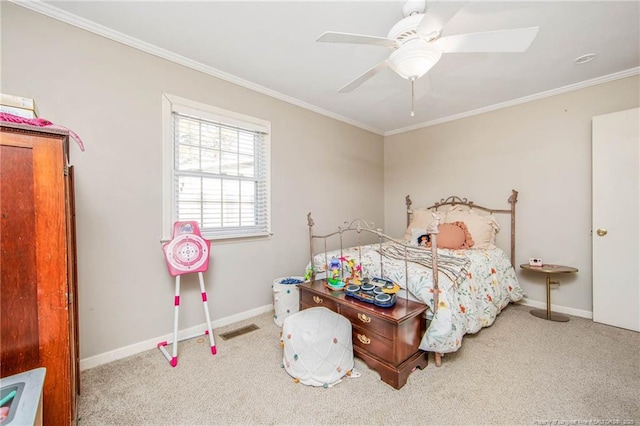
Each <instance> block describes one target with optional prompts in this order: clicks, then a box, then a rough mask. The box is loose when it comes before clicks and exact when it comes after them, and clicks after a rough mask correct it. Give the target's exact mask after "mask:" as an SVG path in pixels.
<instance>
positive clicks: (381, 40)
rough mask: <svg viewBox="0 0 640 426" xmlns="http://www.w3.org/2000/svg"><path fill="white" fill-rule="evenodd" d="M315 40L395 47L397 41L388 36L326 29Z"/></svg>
mask: <svg viewBox="0 0 640 426" xmlns="http://www.w3.org/2000/svg"><path fill="white" fill-rule="evenodd" d="M316 41H320V42H324V43H353V44H371V45H374V46H384V47H397V44H398V42H397V41H396V40H392V39H390V38H385V37H376V36H369V35H362V34H349V33H336V32H333V31H327V32H325V33H323V34H322V35H321V36H320V37H318V39H317V40H316Z"/></svg>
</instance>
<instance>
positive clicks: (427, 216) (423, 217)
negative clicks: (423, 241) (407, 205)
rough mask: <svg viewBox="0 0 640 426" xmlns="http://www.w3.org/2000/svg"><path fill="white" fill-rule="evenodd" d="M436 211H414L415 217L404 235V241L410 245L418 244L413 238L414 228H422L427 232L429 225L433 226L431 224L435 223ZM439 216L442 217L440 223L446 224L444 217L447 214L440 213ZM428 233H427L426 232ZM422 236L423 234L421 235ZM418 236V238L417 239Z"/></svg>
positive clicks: (423, 209) (420, 209) (422, 209)
mask: <svg viewBox="0 0 640 426" xmlns="http://www.w3.org/2000/svg"><path fill="white" fill-rule="evenodd" d="M434 211H435V210H433V209H426V208H417V209H413V210H412V212H413V217H412V218H411V223H410V224H409V226H408V227H407V230H406V231H405V233H404V239H405V241H408V242H409V243H410V244H414V243H415V244H416V245H417V242H416V241H414V238H413V236H412V231H413V229H414V228H421V229H423V230H425V231H426V229H427V228H428V227H429V225H431V223H432V222H433V214H432V213H433V212H434ZM438 216H440V223H443V222H444V216H445V213H443V212H440V211H439V212H438ZM424 233H426V232H424ZM420 235H422V234H420ZM417 237H418V236H416V238H417Z"/></svg>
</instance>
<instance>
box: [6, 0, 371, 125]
mask: <svg viewBox="0 0 640 426" xmlns="http://www.w3.org/2000/svg"><path fill="white" fill-rule="evenodd" d="M8 1H10V2H11V3H14V4H16V5H18V6H22V7H24V8H26V9H29V10H32V11H34V12H37V13H40V14H42V15H45V16H48V17H50V18H54V19H56V20H59V21H62V22H65V23H67V24H69V25H73V26H74V27H77V28H81V29H83V30H86V31H89V32H92V33H94V34H97V35H99V36H102V37H105V38H108V39H110V40H113V41H117V42H119V43H122V44H124V45H126V46H130V47H133V48H135V49H138V50H141V51H143V52H145V53H149V54H151V55H154V56H157V57H160V58H162V59H166V60H167V61H171V62H174V63H177V64H180V65H183V66H185V67H188V68H191V69H194V70H196V71H200V72H202V73H204V74H207V75H210V76H212V77H216V78H219V79H221V80H225V81H227V82H229V83H233V84H235V85H238V86H241V87H245V88H247V89H250V90H253V91H255V92H258V93H262V94H265V95H267V96H270V97H272V98H275V99H278V100H281V101H284V102H287V103H289V104H292V105H296V106H299V107H301V108H304V109H307V110H309V111H312V112H315V113H318V114H321V115H324V116H326V117H329V118H333V119H335V120H338V121H342V122H344V123H346V124H349V125H352V126H355V127H358V128H360V129H363V130H366V131H368V132H371V133H375V134H377V135H380V136H383V135H384V131H382V130H380V129H377V128H375V127H372V126H369V125H366V124H363V123H360V122H358V121H355V120H353V119H350V118H347V117H344V116H342V115H340V114H336V113H333V112H331V111H327V110H325V109H322V108H320V107H317V106H315V105H312V104H309V103H307V102H304V101H301V100H300V99H296V98H293V97H291V96H287V95H285V94H283V93H280V92H277V91H275V90H272V89H269V88H267V87H264V86H260V85H258V84H255V83H252V82H250V81H247V80H243V79H241V78H238V77H236V76H234V75H231V74H228V73H226V72H224V71H220V70H218V69H216V68H213V67H210V66H208V65H205V64H202V63H200V62H197V61H194V60H191V59H189V58H186V57H184V56H181V55H177V54H175V53H173V52H171V51H169V50H166V49H162V48H160V47H158V46H155V45H153V44H151V43H147V42H144V41H142V40H139V39H137V38H134V37H130V36H128V35H126V34H123V33H121V32H119V31H115V30H113V29H111V28H107V27H105V26H104V25H100V24H97V23H95V22H93V21H90V20H88V19H85V18H81V17H79V16H77V15H74V14H72V13H69V12H66V11H64V10H62V9H59V8H57V7H55V6H52V5H51V4H49V3H44V2H42V1H40V0H8Z"/></svg>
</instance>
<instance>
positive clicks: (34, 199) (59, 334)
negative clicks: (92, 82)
mask: <svg viewBox="0 0 640 426" xmlns="http://www.w3.org/2000/svg"><path fill="white" fill-rule="evenodd" d="M0 177H1V184H0V213H1V218H0V220H1V235H0V245H1V250H2V251H1V258H0V278H1V280H2V281H1V282H0V286H1V287H0V289H1V291H0V353H1V358H0V377H6V376H11V375H13V374H18V373H21V372H24V371H27V370H31V369H33V368H37V367H45V368H46V376H45V381H44V391H43V423H44V424H45V425H56V426H57V425H69V424H76V418H77V414H76V413H77V410H76V396H77V393H78V391H79V375H78V359H79V358H78V357H79V351H78V339H77V335H78V328H77V327H78V321H77V311H76V301H77V287H78V285H77V268H76V238H75V214H74V210H75V209H74V198H73V191H74V188H73V168H72V167H70V166H69V136H68V133H67V132H64V131H58V130H46V129H44V128H40V127H32V126H26V125H20V124H12V123H5V122H0Z"/></svg>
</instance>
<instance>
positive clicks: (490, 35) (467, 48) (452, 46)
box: [436, 27, 539, 53]
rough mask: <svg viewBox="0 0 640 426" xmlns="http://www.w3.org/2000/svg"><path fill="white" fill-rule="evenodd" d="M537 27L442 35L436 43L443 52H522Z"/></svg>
mask: <svg viewBox="0 0 640 426" xmlns="http://www.w3.org/2000/svg"><path fill="white" fill-rule="evenodd" d="M538 29H539V27H528V28H517V29H513V30H500V31H487V32H482V33H469V34H458V35H452V36H447V37H442V38H441V39H439V40H437V41H436V43H437V44H438V46H440V47H441V48H442V51H443V52H445V53H499V52H524V51H526V50H527V49H528V48H529V46H530V45H531V42H533V40H534V39H535V38H536V35H537V34H538Z"/></svg>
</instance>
